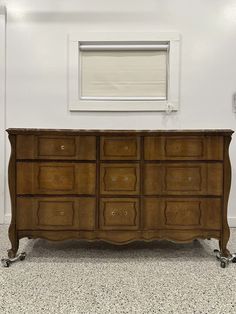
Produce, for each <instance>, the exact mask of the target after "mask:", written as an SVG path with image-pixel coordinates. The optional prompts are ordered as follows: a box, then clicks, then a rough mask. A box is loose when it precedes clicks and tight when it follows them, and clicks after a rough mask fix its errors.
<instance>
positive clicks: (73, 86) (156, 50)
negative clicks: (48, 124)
mask: <svg viewBox="0 0 236 314" xmlns="http://www.w3.org/2000/svg"><path fill="white" fill-rule="evenodd" d="M144 38H145V39H144ZM69 49H70V55H69V88H70V89H69V109H70V110H84V111H90V110H93V111H97V110H98V111H100V110H105V111H136V110H139V111H155V110H169V109H170V108H171V109H172V110H177V109H178V105H179V99H178V98H179V96H178V94H179V74H178V72H179V37H178V36H177V35H176V34H174V35H173V34H172V36H170V34H168V36H167V34H166V33H163V34H162V35H160V34H159V35H157V34H150V33H149V34H139V33H135V34H130V33H128V35H127V34H120V33H119V34H117V33H109V34H105V33H103V34H94V33H87V34H86V33H84V34H80V35H78V36H72V37H70V40H69Z"/></svg>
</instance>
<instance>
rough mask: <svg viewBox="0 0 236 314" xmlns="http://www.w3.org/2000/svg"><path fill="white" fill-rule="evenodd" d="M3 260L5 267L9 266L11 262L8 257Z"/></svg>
mask: <svg viewBox="0 0 236 314" xmlns="http://www.w3.org/2000/svg"><path fill="white" fill-rule="evenodd" d="M1 262H2V266H3V267H9V266H10V264H11V263H10V261H8V260H7V259H2V260H1Z"/></svg>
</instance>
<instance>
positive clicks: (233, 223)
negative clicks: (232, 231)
mask: <svg viewBox="0 0 236 314" xmlns="http://www.w3.org/2000/svg"><path fill="white" fill-rule="evenodd" d="M228 223H229V226H230V228H236V217H228Z"/></svg>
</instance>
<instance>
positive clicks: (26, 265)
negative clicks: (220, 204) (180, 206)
mask: <svg viewBox="0 0 236 314" xmlns="http://www.w3.org/2000/svg"><path fill="white" fill-rule="evenodd" d="M7 248H9V242H8V239H7V226H3V225H2V226H0V255H1V257H2V256H6V253H5V252H6V249H7ZM214 248H218V243H217V241H215V240H211V241H207V240H206V241H202V240H201V241H195V242H193V243H190V244H175V243H171V242H166V241H163V242H157V241H155V242H152V243H139V242H136V243H133V244H129V245H126V246H121V247H120V246H119V247H117V246H113V245H110V244H106V243H99V242H96V243H86V242H79V241H66V242H61V243H53V242H48V241H46V240H41V239H39V240H28V239H22V240H21V241H20V251H22V250H23V251H26V252H27V257H26V260H25V261H23V262H17V263H15V264H13V265H12V266H11V267H10V268H3V267H0V313H1V314H2V313H4V314H7V313H17V314H18V313H19V314H20V313H30V314H34V313H57V314H60V313H63V314H67V313H83V314H85V313H86V314H87V313H89V314H100V313H101V314H106V313H111V314H112V313H147V314H149V313H175V314H181V313H185V314H188V313H213V314H216V313H221V314H222V313H227V314H229V313H235V312H236V264H230V266H229V267H228V268H226V269H222V268H220V266H219V263H218V262H217V261H216V259H215V257H214V255H213V249H214ZM229 248H230V250H232V251H234V252H236V229H232V230H231V241H230V244H229Z"/></svg>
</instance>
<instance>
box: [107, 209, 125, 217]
mask: <svg viewBox="0 0 236 314" xmlns="http://www.w3.org/2000/svg"><path fill="white" fill-rule="evenodd" d="M111 214H112V216H115V215H122V214H123V215H124V216H127V215H128V211H127V210H123V211H121V210H117V211H115V210H113V211H112V212H111Z"/></svg>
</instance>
